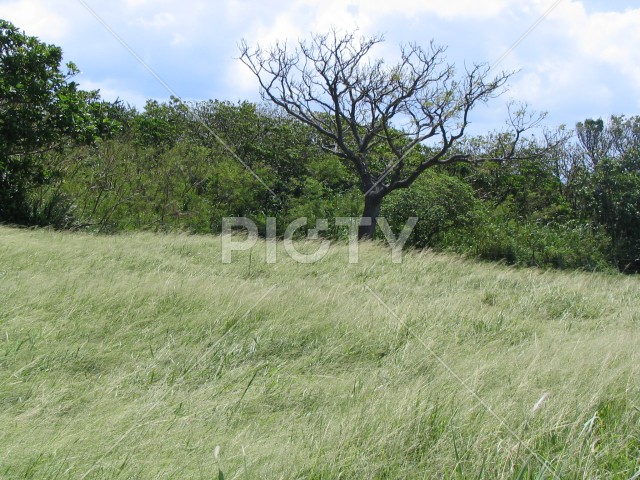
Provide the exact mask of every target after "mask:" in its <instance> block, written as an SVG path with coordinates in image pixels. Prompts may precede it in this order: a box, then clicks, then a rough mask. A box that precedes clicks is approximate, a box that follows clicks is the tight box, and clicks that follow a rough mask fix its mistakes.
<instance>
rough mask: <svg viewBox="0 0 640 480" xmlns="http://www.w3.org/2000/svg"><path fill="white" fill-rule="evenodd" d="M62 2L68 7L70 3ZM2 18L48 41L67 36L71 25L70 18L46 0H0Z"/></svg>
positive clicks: (57, 40) (0, 15) (60, 39)
mask: <svg viewBox="0 0 640 480" xmlns="http://www.w3.org/2000/svg"><path fill="white" fill-rule="evenodd" d="M60 3H61V4H62V5H65V6H67V7H68V4H69V2H68V1H62V2H60ZM0 18H3V19H5V20H8V21H10V22H11V23H13V24H14V25H16V26H17V27H18V28H20V29H21V30H24V31H25V32H26V33H27V35H33V36H36V37H39V38H40V39H41V40H43V41H46V42H48V43H52V42H60V41H62V40H64V39H65V38H67V33H68V31H69V27H70V23H69V20H68V19H67V18H65V16H64V15H62V14H60V13H59V12H58V11H55V10H54V9H52V8H51V3H50V2H45V1H44V0H28V1H26V0H16V1H11V2H0Z"/></svg>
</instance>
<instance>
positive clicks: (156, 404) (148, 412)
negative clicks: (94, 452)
mask: <svg viewBox="0 0 640 480" xmlns="http://www.w3.org/2000/svg"><path fill="white" fill-rule="evenodd" d="M277 286H278V285H277V284H276V285H273V286H272V287H271V288H270V289H269V290H267V292H266V293H265V294H264V295H262V296H261V297H260V299H259V300H258V301H257V302H256V303H254V304H253V306H252V307H251V308H249V310H247V312H246V313H245V314H244V315H243V316H242V317H241V318H240V319H239V320H238V321H237V322H236V323H234V324H233V325H231V327H230V328H229V329H228V330H227V331H226V332H224V333H223V334H222V335H221V336H220V338H218V340H216V341H215V342H214V343H213V345H211V346H210V347H209V348H207V349H206V350H205V351H204V353H203V354H202V355H201V356H200V357H198V358H197V359H196V360H195V361H194V362H193V363H192V364H191V365H189V366H188V367H187V368H186V369H185V370H184V371H183V372H182V374H181V375H180V376H178V377H177V378H176V380H175V382H178V381H180V380H182V379H183V378H184V377H186V376H187V374H188V373H189V372H190V371H191V370H192V369H193V368H194V367H195V366H197V365H198V364H199V363H200V362H202V361H203V360H204V359H205V358H206V357H207V356H209V354H210V353H211V352H212V351H213V349H214V348H216V347H217V346H218V345H219V344H220V342H222V340H224V339H225V337H226V336H227V335H229V333H230V332H232V331H233V330H234V329H235V327H236V325H238V324H239V323H241V322H242V321H243V320H245V319H246V318H247V317H248V316H249V314H250V313H251V312H252V311H253V310H254V309H255V308H256V307H257V306H258V305H259V304H260V303H261V302H262V301H263V300H264V299H265V298H267V296H269V294H271V292H272V291H273V290H274V289H275V288H276V287H277ZM170 391H171V390H170V389H168V388H167V389H165V391H164V393H162V395H160V398H158V400H156V401H155V402H154V403H153V404H152V405H151V406H150V407H149V408H148V409H147V410H146V411H145V412H144V413H143V414H142V415H141V416H140V417H139V418H138V419H137V421H136V422H135V423H134V424H133V425H132V426H131V428H129V430H127V431H126V432H124V433H123V434H122V435H121V436H120V437H119V438H118V440H116V441H115V442H114V444H113V445H111V447H109V449H108V450H107V451H106V452H104V453H103V454H102V455H101V456H100V457H99V458H98V459H97V460H96V461H95V462H94V463H93V465H91V467H90V468H89V469H88V470H87V471H86V472H85V473H84V474H83V475H82V476H81V477H80V480H84V479H85V478H86V477H87V475H89V474H90V473H91V472H92V471H93V470H94V469H95V468H96V467H97V466H98V464H100V462H102V460H104V459H105V458H106V457H107V456H109V454H111V452H113V451H114V450H115V449H116V448H118V445H120V444H121V443H122V442H123V441H124V440H125V439H126V438H127V437H128V436H129V435H131V432H133V431H134V430H136V429H137V428H139V427H140V426H142V424H143V421H144V420H145V419H146V418H147V417H148V416H149V415H150V414H151V412H153V411H154V410H155V409H156V408H157V407H158V406H159V405H160V404H161V403H162V401H163V400H164V398H165V397H166V396H167V395H168V394H169V392H170Z"/></svg>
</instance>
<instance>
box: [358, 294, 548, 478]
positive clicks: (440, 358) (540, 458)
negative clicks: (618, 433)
mask: <svg viewBox="0 0 640 480" xmlns="http://www.w3.org/2000/svg"><path fill="white" fill-rule="evenodd" d="M364 287H365V288H366V289H367V290H368V291H369V293H371V295H373V297H374V298H375V299H376V300H378V302H380V304H381V305H382V306H383V307H384V308H386V309H387V310H388V311H389V313H390V314H391V315H392V316H393V318H395V319H396V320H397V321H398V322H400V324H401V325H402V326H403V327H404V328H406V329H407V331H408V332H409V333H410V334H411V335H412V336H413V337H415V338H416V340H418V342H420V344H421V345H422V346H423V347H424V348H426V349H427V351H428V352H429V353H430V354H431V356H433V357H434V358H435V359H436V361H437V362H438V363H439V364H440V365H442V366H443V367H444V369H445V370H446V371H447V372H448V373H449V374H450V375H451V376H452V377H453V378H455V379H456V380H457V381H458V383H460V384H461V385H462V386H463V387H464V389H465V390H467V392H469V393H470V394H471V396H472V397H473V398H474V399H475V400H476V401H477V402H478V403H479V404H480V405H482V406H483V407H484V408H485V410H486V411H487V412H489V413H490V414H491V416H493V417H494V418H495V419H496V420H498V422H499V423H500V425H502V426H503V427H504V428H505V429H506V430H507V432H509V434H511V435H512V436H513V437H514V438H515V439H516V440H517V441H518V442H520V444H521V445H522V446H523V447H524V448H525V449H526V450H527V451H528V452H529V453H530V454H531V455H533V456H534V457H535V458H536V459H537V460H538V461H539V462H540V463H542V464H543V465H544V466H545V467H547V468H548V469H549V470H550V471H551V473H552V474H553V476H554V478H557V479H558V480H560V477H559V476H558V474H557V473H556V472H555V470H554V469H553V467H552V466H551V465H550V464H549V462H548V461H547V460H546V459H545V458H543V457H541V456H540V455H539V454H538V453H537V452H535V451H534V450H533V449H532V448H531V447H529V446H528V445H527V444H526V443H525V442H524V441H523V440H522V439H521V438H520V436H519V435H518V434H517V433H516V432H514V431H513V429H512V428H511V427H510V426H509V425H508V424H507V422H506V421H505V420H504V419H503V418H502V417H501V416H500V415H498V414H497V413H496V412H495V411H494V410H493V408H491V406H490V405H489V404H488V403H487V402H485V401H484V400H483V399H482V397H480V396H479V395H478V394H477V393H476V392H475V391H474V390H473V389H472V388H471V387H470V386H469V384H468V383H467V382H465V381H464V379H463V378H462V377H460V375H458V374H457V373H456V372H455V371H454V370H453V369H452V368H451V367H450V366H449V365H448V364H447V362H445V361H444V360H443V359H442V357H440V355H438V354H437V353H436V352H435V351H434V350H433V349H432V348H431V347H430V346H429V345H427V343H426V342H425V341H424V340H423V339H422V338H421V337H420V336H419V335H418V334H417V333H416V332H415V331H414V330H413V329H412V328H411V327H409V325H407V323H406V322H405V321H404V320H402V319H401V318H400V317H399V316H398V315H397V314H396V313H395V312H394V311H393V310H392V309H391V307H389V306H388V305H387V304H386V303H385V302H384V300H382V299H381V298H380V296H378V295H377V294H376V292H374V291H373V290H372V289H371V288H369V286H368V285H365V286H364Z"/></svg>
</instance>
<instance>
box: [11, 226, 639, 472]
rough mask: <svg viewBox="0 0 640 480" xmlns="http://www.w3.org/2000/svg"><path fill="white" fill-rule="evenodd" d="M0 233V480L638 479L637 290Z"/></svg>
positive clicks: (342, 248)
mask: <svg viewBox="0 0 640 480" xmlns="http://www.w3.org/2000/svg"><path fill="white" fill-rule="evenodd" d="M264 255H265V253H264V248H258V247H256V249H254V250H253V251H252V252H251V254H249V252H236V253H234V261H233V262H232V263H231V264H228V265H224V264H222V263H221V261H220V239H219V238H216V237H204V236H186V235H153V234H147V233H140V234H132V235H121V236H113V237H100V236H90V235H84V234H69V233H59V232H51V231H44V230H39V231H38V230H36V231H32V230H18V229H12V228H8V227H0V478H10V479H13V478H16V479H23V478H26V479H28V478H34V479H66V478H73V479H82V478H92V479H93V478H100V479H107V478H109V479H111V478H120V479H133V478H135V479H165V478H172V479H191V478H193V479H214V478H226V479H234V478H236V479H245V478H268V479H277V478H287V479H293V478H296V479H320V478H323V479H324V478H326V479H333V478H343V479H352V478H390V479H391V478H393V479H397V478H408V479H414V478H425V479H431V478H446V479H457V478H505V479H506V478H508V479H518V478H527V479H528V478H531V479H537V478H561V479H582V478H584V479H605V478H607V479H609V478H619V479H630V478H634V479H635V478H638V477H640V279H639V278H637V277H635V278H634V277H624V276H619V275H600V274H588V273H578V272H544V271H539V270H530V269H520V270H517V269H512V268H508V267H505V266H500V265H495V264H488V263H478V262H474V261H470V260H465V259H463V258H460V257H454V256H446V255H437V254H434V253H430V252H416V253H410V254H407V255H406V256H405V257H404V261H403V263H402V264H393V263H392V262H391V257H390V253H389V251H388V249H387V248H385V247H384V246H381V245H375V244H371V245H365V246H363V247H362V248H361V255H360V262H359V263H358V264H352V265H350V264H348V262H347V246H346V245H334V246H333V247H332V249H331V251H330V253H329V255H328V256H327V257H326V258H325V259H324V260H323V261H321V262H319V263H315V264H298V263H295V262H294V261H292V260H291V259H289V258H288V257H287V256H286V255H284V254H283V252H279V259H278V262H277V263H276V264H273V265H271V264H266V263H265V262H264V260H263V258H264Z"/></svg>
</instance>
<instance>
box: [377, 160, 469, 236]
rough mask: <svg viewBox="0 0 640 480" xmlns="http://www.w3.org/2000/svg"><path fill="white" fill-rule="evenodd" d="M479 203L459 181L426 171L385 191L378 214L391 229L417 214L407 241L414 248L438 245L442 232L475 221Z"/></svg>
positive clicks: (464, 184) (456, 228)
mask: <svg viewBox="0 0 640 480" xmlns="http://www.w3.org/2000/svg"><path fill="white" fill-rule="evenodd" d="M480 205H481V204H480V201H479V200H478V198H477V197H476V195H475V193H474V191H473V189H472V188H471V187H470V186H469V185H468V184H466V183H464V182H463V181H462V180H460V179H458V178H456V177H453V176H450V175H448V174H446V173H440V172H436V171H427V172H425V173H424V174H423V175H422V176H421V177H420V178H418V180H416V182H415V183H414V184H413V185H412V186H411V187H409V188H407V189H402V190H398V191H395V192H392V193H391V194H389V195H388V196H387V198H386V200H385V203H384V204H383V208H382V216H383V217H385V218H387V220H388V221H389V223H390V225H392V226H393V227H394V228H395V229H400V228H402V226H403V225H404V224H405V223H406V221H407V220H408V219H409V218H410V217H418V223H417V224H416V226H415V228H414V230H413V233H412V235H411V236H410V237H409V240H408V242H409V243H410V244H412V245H415V246H417V247H442V245H443V244H442V241H443V236H444V234H445V233H446V232H449V231H451V230H458V231H460V230H461V229H468V227H470V226H471V225H472V224H473V223H474V222H477V221H478V218H477V211H478V209H480Z"/></svg>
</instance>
